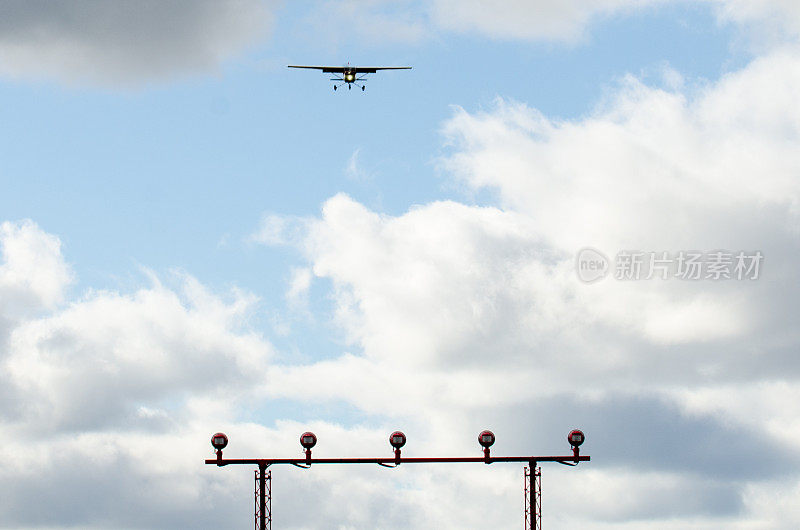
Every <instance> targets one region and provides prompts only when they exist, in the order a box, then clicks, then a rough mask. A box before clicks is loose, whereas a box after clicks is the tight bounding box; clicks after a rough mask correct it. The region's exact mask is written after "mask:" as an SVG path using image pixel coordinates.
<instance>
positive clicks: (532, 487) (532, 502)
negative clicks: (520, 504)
mask: <svg viewBox="0 0 800 530" xmlns="http://www.w3.org/2000/svg"><path fill="white" fill-rule="evenodd" d="M528 465H529V466H530V468H529V470H530V473H529V474H528V481H529V484H528V496H529V499H528V506H530V509H531V513H530V523H531V526H530V528H531V530H537V529H538V528H539V525H538V524H537V523H538V520H537V517H536V516H537V515H538V514H539V507H538V506H537V503H536V501H537V499H536V461H535V460H531V461H530V462H529V464H528Z"/></svg>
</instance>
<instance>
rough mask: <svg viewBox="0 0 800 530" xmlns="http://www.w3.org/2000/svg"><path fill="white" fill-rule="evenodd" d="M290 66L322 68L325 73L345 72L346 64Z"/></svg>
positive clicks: (290, 66)
mask: <svg viewBox="0 0 800 530" xmlns="http://www.w3.org/2000/svg"><path fill="white" fill-rule="evenodd" d="M289 68H310V69H311V70H322V72H323V73H325V74H343V73H344V66H297V65H293V64H290V65H289Z"/></svg>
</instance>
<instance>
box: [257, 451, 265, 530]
mask: <svg viewBox="0 0 800 530" xmlns="http://www.w3.org/2000/svg"><path fill="white" fill-rule="evenodd" d="M258 485H259V488H258V489H259V492H258V528H259V530H267V464H266V463H264V464H259V465H258Z"/></svg>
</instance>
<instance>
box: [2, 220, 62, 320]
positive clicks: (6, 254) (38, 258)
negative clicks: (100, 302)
mask: <svg viewBox="0 0 800 530" xmlns="http://www.w3.org/2000/svg"><path fill="white" fill-rule="evenodd" d="M0 248H1V249H2V262H0V316H5V317H6V318H15V317H17V316H18V315H21V314H30V313H31V312H37V311H41V310H46V309H53V308H54V307H56V306H57V305H58V304H59V303H61V302H62V301H63V300H64V295H65V291H66V289H67V287H68V286H69V284H70V283H71V281H72V272H71V270H70V267H69V266H68V265H67V264H66V263H65V262H64V259H63V257H62V255H61V241H60V240H59V239H58V238H57V237H55V236H52V235H50V234H47V233H45V232H44V231H42V230H41V229H40V228H39V227H38V226H37V225H36V224H35V223H33V222H32V221H23V222H19V223H11V222H4V223H2V224H0Z"/></svg>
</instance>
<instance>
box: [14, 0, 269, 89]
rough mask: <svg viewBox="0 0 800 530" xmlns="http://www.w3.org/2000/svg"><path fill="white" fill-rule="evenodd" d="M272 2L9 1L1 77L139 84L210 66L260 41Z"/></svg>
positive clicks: (218, 63) (217, 0) (249, 0)
mask: <svg viewBox="0 0 800 530" xmlns="http://www.w3.org/2000/svg"><path fill="white" fill-rule="evenodd" d="M272 4H274V2H272V1H271V0H268V1H261V0H222V1H219V0H176V1H171V2H159V1H155V0H110V1H108V0H74V1H70V2H48V1H46V0H6V1H4V2H3V3H2V4H0V74H2V75H6V76H10V77H13V78H35V79H36V78H44V79H56V80H59V81H66V82H69V83H75V84H85V83H92V84H95V83H96V84H101V85H126V86H129V85H141V84H143V83H146V82H149V81H152V80H160V79H163V78H173V77H175V76H177V75H184V74H190V73H200V72H208V71H210V70H211V71H213V70H214V69H216V68H218V67H219V65H220V64H221V63H222V62H223V61H224V60H226V59H228V58H230V57H231V56H233V55H235V54H237V53H239V52H241V51H242V50H243V49H245V48H246V47H248V46H250V45H252V44H253V43H255V42H257V41H258V40H260V39H262V38H263V37H264V35H265V32H266V31H267V29H268V27H269V25H270V23H271V18H272V17H271V13H270V10H271V9H272Z"/></svg>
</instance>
